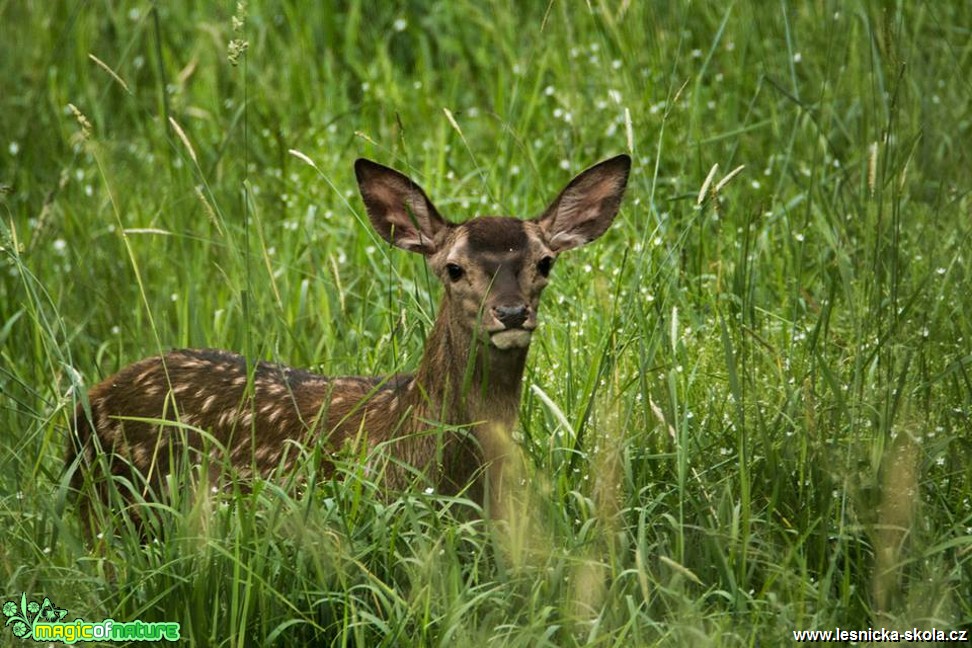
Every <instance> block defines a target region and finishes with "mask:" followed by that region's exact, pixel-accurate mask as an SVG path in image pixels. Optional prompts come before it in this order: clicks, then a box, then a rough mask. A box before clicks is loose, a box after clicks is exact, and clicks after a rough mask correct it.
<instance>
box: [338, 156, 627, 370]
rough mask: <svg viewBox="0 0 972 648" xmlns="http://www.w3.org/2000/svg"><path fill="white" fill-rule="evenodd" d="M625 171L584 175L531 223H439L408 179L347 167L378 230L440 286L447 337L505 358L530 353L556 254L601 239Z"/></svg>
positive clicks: (619, 161) (616, 165)
mask: <svg viewBox="0 0 972 648" xmlns="http://www.w3.org/2000/svg"><path fill="white" fill-rule="evenodd" d="M630 168H631V158H629V157H628V156H627V155H618V156H616V157H613V158H611V159H609V160H605V161H604V162H601V163H600V164H597V165H595V166H593V167H591V168H590V169H588V170H587V171H584V172H583V173H581V174H580V175H578V176H577V177H576V178H574V179H573V180H571V181H570V183H569V184H568V185H567V186H566V187H565V188H564V190H563V191H561V192H560V195H558V196H557V198H556V199H555V200H554V201H553V202H552V203H551V204H550V206H549V207H547V209H546V211H544V213H543V214H542V215H541V216H539V217H538V218H534V219H531V220H518V219H515V218H501V217H496V216H481V217H477V218H473V219H472V220H469V221H466V222H464V223H459V224H457V223H452V222H450V221H447V220H445V219H444V218H442V216H440V215H439V212H438V211H437V210H436V209H435V207H434V206H433V205H432V202H431V201H430V200H429V199H428V196H426V195H425V192H424V191H422V189H421V187H419V186H418V185H417V184H415V183H414V182H412V181H411V180H410V179H409V178H408V177H407V176H404V175H402V174H401V173H399V172H398V171H395V170H394V169H389V168H388V167H385V166H382V165H380V164H376V163H374V162H371V161H369V160H364V159H361V160H358V161H357V162H356V163H355V166H354V169H355V174H356V175H357V177H358V186H359V187H360V189H361V197H362V198H363V199H364V203H365V207H366V208H367V210H368V218H369V219H370V220H371V224H372V225H373V226H374V228H375V231H377V232H378V234H379V235H380V236H381V237H382V238H384V239H385V240H386V241H388V242H389V243H391V244H393V245H395V246H397V247H400V248H402V249H403V250H409V251H412V252H418V253H419V254H423V255H425V257H426V258H427V259H428V260H429V264H430V265H431V267H432V269H433V270H434V271H435V273H436V275H438V277H439V279H441V281H442V283H443V285H445V290H446V301H445V302H444V307H445V308H447V309H448V311H447V312H445V313H444V315H445V317H447V318H448V319H449V322H450V325H451V326H452V328H453V330H456V329H457V327H458V328H459V329H460V330H463V331H465V332H468V333H469V334H470V335H471V336H472V337H473V338H474V339H478V340H480V341H482V342H483V343H485V344H488V345H490V346H491V347H492V348H495V349H499V350H502V351H505V350H509V349H525V348H526V347H527V346H528V345H529V344H530V338H531V336H532V334H533V330H534V329H535V328H536V326H537V306H538V305H539V303H540V294H541V293H542V292H543V288H544V286H546V285H547V277H548V275H549V274H550V270H551V268H552V267H553V263H554V260H555V259H556V258H557V254H559V253H560V252H563V251H564V250H569V249H571V248H575V247H579V246H581V245H585V244H587V243H589V242H591V241H593V240H594V239H596V238H597V237H599V236H600V235H601V234H603V233H604V232H605V230H607V228H608V227H609V226H610V225H611V222H612V221H613V220H614V217H615V216H616V215H617V213H618V208H619V207H620V205H621V198H622V196H623V195H624V188H625V186H626V184H627V181H628V171H629V169H630Z"/></svg>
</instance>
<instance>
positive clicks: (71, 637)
mask: <svg viewBox="0 0 972 648" xmlns="http://www.w3.org/2000/svg"><path fill="white" fill-rule="evenodd" d="M67 613H68V611H67V610H66V609H64V608H59V607H57V606H56V605H54V604H53V603H52V602H51V599H49V598H47V597H46V596H45V597H44V601H43V602H42V603H38V602H37V601H28V600H27V594H26V593H24V594H22V595H21V596H20V601H19V602H18V601H6V602H5V603H4V604H3V616H5V617H7V621H6V623H5V624H4V625H5V626H7V627H9V628H10V631H11V632H12V633H13V635H14V636H15V637H19V638H20V639H33V640H34V641H47V642H56V641H59V642H61V643H66V644H74V643H77V642H79V641H163V640H165V641H178V639H179V624H178V623H174V622H170V621H163V622H160V623H156V622H146V621H139V620H135V621H128V622H124V623H123V622H116V621H115V620H114V619H104V620H102V621H85V620H84V619H80V618H79V619H75V620H74V621H65V620H64V618H65V617H66V616H67Z"/></svg>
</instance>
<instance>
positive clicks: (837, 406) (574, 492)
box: [0, 0, 972, 647]
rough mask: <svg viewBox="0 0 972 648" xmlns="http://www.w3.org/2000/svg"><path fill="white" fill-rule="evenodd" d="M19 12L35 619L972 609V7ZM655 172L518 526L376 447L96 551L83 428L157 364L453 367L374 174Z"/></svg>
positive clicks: (17, 465) (558, 321) (19, 578)
mask: <svg viewBox="0 0 972 648" xmlns="http://www.w3.org/2000/svg"><path fill="white" fill-rule="evenodd" d="M0 34H2V39H0V76H2V78H4V79H6V81H5V83H4V89H3V91H2V92H0V603H2V602H7V601H15V602H16V604H17V605H19V601H20V600H21V597H22V595H26V598H27V599H30V600H36V601H41V600H42V599H43V598H44V597H49V598H50V600H51V601H52V602H53V603H54V604H56V606H59V607H60V608H63V609H67V610H68V611H69V614H68V616H67V618H68V619H74V618H75V617H83V618H84V619H86V620H100V619H107V618H111V619H115V620H118V621H132V620H135V619H140V620H142V621H174V622H178V623H180V628H181V636H182V638H183V641H184V642H185V643H186V644H187V645H197V646H227V647H230V646H234V647H235V646H255V645H280V646H291V645H292V646H303V645H341V646H345V645H356V646H376V645H384V646H399V645H415V646H432V645H458V646H466V645H477V646H478V645H495V646H573V645H596V646H682V645H692V646H756V645H758V646H771V645H788V644H790V643H792V642H793V641H794V637H793V631H797V630H822V631H827V630H833V629H834V628H837V627H840V628H844V629H852V630H861V629H868V628H886V629H893V630H907V629H912V628H918V629H923V630H925V629H932V628H936V629H942V630H946V631H949V630H959V629H966V630H968V629H970V628H972V470H970V468H969V467H970V465H972V421H970V416H972V290H970V286H972V267H970V264H972V258H970V250H972V244H970V243H972V241H970V233H972V218H970V217H972V195H970V189H972V175H970V173H969V169H970V168H972V160H970V152H972V109H970V106H972V81H970V80H969V74H968V70H969V69H970V67H972V5H970V4H969V3H963V2H956V3H934V2H919V1H915V2H907V1H905V2H899V3H881V2H865V1H855V0H851V1H849V2H836V1H828V0H820V1H817V2H799V3H798V2H786V1H781V2H767V3H757V2H753V3H750V2H701V1H700V2H679V1H675V0H672V1H659V2H640V1H637V0H636V1H631V2H629V1H627V0H617V1H610V2H609V1H607V0H604V1H602V0H590V1H589V2H582V1H559V2H558V1H551V2H549V3H546V2H542V3H541V2H538V3H517V2H503V1H501V0H486V1H483V2H473V1H471V0H456V1H453V2H446V1H443V2H435V1H432V0H429V1H420V0H412V1H409V2H399V3H385V2H365V1H362V0H348V1H346V2H333V3H332V2H320V3H300V2H286V1H282V0H280V1H271V0H265V1H264V0H261V1H257V0H253V1H251V2H249V3H247V4H246V6H245V7H242V6H238V5H237V4H236V3H230V2H222V3H206V2H203V3H191V2H164V3H163V2H159V3H155V2H148V1H132V2H111V1H95V2H82V1H77V0H71V1H64V2H44V1H41V0H10V1H3V0H0ZM618 153H628V154H630V155H631V156H632V157H633V159H634V167H633V170H632V174H631V177H630V180H629V183H628V190H627V195H626V199H625V202H624V204H623V206H622V209H621V213H620V215H619V216H618V218H617V220H616V222H615V224H614V225H613V227H612V228H611V229H610V230H609V231H608V232H607V234H605V236H604V237H603V238H602V239H600V240H599V241H597V242H596V243H594V244H592V245H590V246H588V247H586V248H584V249H582V250H576V251H573V252H570V253H568V254H565V255H564V256H563V257H562V258H561V259H560V261H558V264H557V267H556V269H555V270H554V272H553V275H552V276H553V280H552V283H551V286H550V287H549V288H548V289H547V292H546V296H545V298H544V304H543V306H542V308H541V312H540V315H541V327H540V329H539V331H538V334H537V335H536V336H535V341H534V343H533V346H532V350H531V352H530V357H529V360H528V368H527V373H526V376H525V380H524V398H523V402H522V407H521V411H520V420H519V426H518V428H517V430H516V432H515V438H516V440H517V442H518V445H519V447H520V448H521V450H522V452H523V455H524V457H525V463H526V465H527V478H526V479H524V481H523V483H522V489H523V493H524V495H523V497H524V500H525V501H528V502H529V506H528V507H525V508H524V509H523V510H521V511H520V512H519V514H518V519H517V520H514V522H517V521H519V522H522V524H520V525H519V526H518V528H519V529H520V531H521V532H519V533H516V534H510V533H508V531H507V530H506V529H505V528H501V527H499V526H497V525H492V524H490V523H487V522H484V521H483V520H482V519H480V518H479V517H478V516H477V515H476V511H475V510H474V506H473V505H472V503H470V502H468V501H465V500H463V499H462V498H446V497H444V496H442V495H440V494H437V493H435V492H427V491H426V490H425V489H423V488H416V489H415V490H414V491H410V492H406V493H400V494H396V495H394V496H393V497H389V496H388V495H387V494H384V493H382V492H381V485H380V484H375V483H372V482H371V481H369V479H368V476H367V474H365V473H364V472H363V471H362V470H361V465H360V462H357V461H355V460H354V458H353V457H352V458H348V460H347V461H346V463H341V464H340V465H339V466H338V470H339V473H340V475H341V479H333V480H325V481H323V482H322V481H321V480H315V479H314V477H315V475H314V474H313V471H312V470H310V469H307V471H306V472H307V474H305V475H303V477H305V478H307V480H308V482H307V483H311V484H314V487H312V488H306V489H292V488H286V487H285V486H283V485H281V484H279V483H275V482H260V483H258V484H256V485H255V487H254V489H253V492H251V493H244V492H242V491H241V490H240V489H236V490H235V491H232V492H230V493H228V494H223V495H219V496H213V497H211V498H207V497H194V496H192V494H191V492H190V491H189V490H188V489H187V488H185V484H186V483H188V482H189V481H190V480H191V478H192V477H193V476H192V475H188V474H182V475H179V474H177V475H173V477H172V480H171V483H170V489H171V492H172V495H173V498H172V499H173V501H172V503H171V504H169V505H166V506H165V507H162V508H160V509H159V516H158V520H159V527H158V528H156V529H155V531H157V534H156V535H155V537H154V540H153V539H150V540H149V541H148V542H142V539H141V537H140V536H139V534H138V532H137V531H136V530H135V529H134V527H133V526H132V524H131V520H130V519H129V518H128V517H127V515H126V514H125V513H124V511H121V510H117V509H112V508H110V507H103V508H104V510H102V511H101V518H100V519H101V521H102V525H103V526H102V528H101V531H100V532H99V533H98V534H97V536H96V537H94V538H92V539H91V540H90V541H86V540H85V537H84V535H83V533H82V530H81V524H80V521H79V519H78V515H77V507H76V502H75V498H74V497H73V496H72V494H71V493H70V492H69V489H68V486H67V479H68V478H67V476H66V474H65V472H64V461H63V457H64V449H65V447H66V444H67V438H68V430H69V423H70V420H71V416H72V413H73V410H74V408H75V406H76V404H77V403H78V402H79V399H81V397H82V394H83V393H84V392H85V391H86V389H87V388H89V387H90V386H92V385H94V384H95V383H97V382H98V381H100V380H101V379H103V378H105V377H107V376H108V375H110V374H112V373H113V372H115V371H116V370H118V369H119V368H121V367H123V366H125V365H127V364H129V363H131V362H133V361H135V360H138V359H140V358H142V357H145V356H148V355H151V354H153V353H157V352H159V351H165V350H168V349H171V348H176V347H215V348H224V349H230V350H233V351H236V352H239V353H243V354H245V355H247V356H248V357H251V358H261V359H268V360H272V361H277V362H285V363H287V364H290V365H293V366H299V367H306V368H310V369H313V370H315V371H320V372H322V373H326V374H331V375H346V374H389V373H394V372H399V371H408V370H411V369H413V368H414V367H415V365H416V364H417V361H418V358H419V356H420V354H421V351H422V347H423V343H424V339H425V336H426V334H427V333H428V331H429V327H430V325H431V322H432V321H433V319H434V316H435V311H436V307H437V299H438V296H439V294H440V289H439V286H438V285H437V284H436V281H435V280H434V278H432V277H431V276H430V275H429V273H428V272H427V271H426V268H425V266H424V264H423V261H422V259H421V258H419V257H418V256H417V255H410V254H407V253H404V252H401V251H399V250H395V249H393V248H391V247H389V246H388V245H386V244H385V243H384V242H382V241H381V240H380V239H379V238H377V237H376V235H375V234H374V233H373V232H372V230H371V229H370V228H369V227H368V225H367V218H366V217H365V214H364V208H363V205H362V203H361V200H360V198H359V196H358V194H357V188H356V184H355V181H354V174H353V169H352V164H353V161H354V159H355V158H357V157H360V156H365V157H368V158H371V159H374V160H377V161H379V162H381V163H383V164H386V165H389V166H392V167H395V168H397V169H399V170H401V171H403V172H405V173H407V174H408V175H410V176H411V177H412V178H414V179H415V180H417V181H418V182H419V183H420V184H421V185H422V186H423V187H424V188H425V190H426V191H427V192H428V194H429V195H430V196H431V197H432V199H433V201H434V202H435V203H436V205H437V206H438V207H439V209H440V210H441V211H442V212H443V213H444V214H445V215H447V216H448V217H450V218H452V219H455V220H463V219H465V218H469V217H472V216H474V215H476V214H505V215H516V216H520V217H532V216H535V215H538V214H539V213H540V212H541V210H542V209H543V208H544V207H545V206H546V205H547V204H548V203H549V201H550V200H552V199H553V198H554V197H555V195H556V192H557V191H559V189H560V188H561V187H562V186H563V185H564V184H565V183H566V182H567V181H568V180H569V179H570V178H571V177H572V176H573V175H575V174H576V173H578V172H580V171H581V170H582V169H584V168H586V167H588V166H590V165H591V164H594V163H595V162H597V161H599V160H601V159H604V158H607V157H609V156H611V155H615V154H618ZM308 452H309V453H313V449H308ZM308 463H309V464H310V463H312V462H308ZM5 611H6V608H5ZM5 613H6V612H5ZM8 616H9V615H8ZM11 628H12V626H10V625H8V626H6V627H4V628H0V633H2V640H0V643H3V644H4V645H21V642H20V641H19V640H15V639H14V638H13V634H12V629H11ZM8 640H9V641H11V642H12V643H10V644H7V642H8ZM861 643H865V644H866V643H867V642H866V641H864V642H861ZM24 645H26V643H25V644H24ZM925 645H932V644H925Z"/></svg>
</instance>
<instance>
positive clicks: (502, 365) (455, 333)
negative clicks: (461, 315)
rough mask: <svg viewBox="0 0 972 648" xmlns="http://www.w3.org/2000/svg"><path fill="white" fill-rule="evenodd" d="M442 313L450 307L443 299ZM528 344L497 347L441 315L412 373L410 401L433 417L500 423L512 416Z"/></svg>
mask: <svg viewBox="0 0 972 648" xmlns="http://www.w3.org/2000/svg"><path fill="white" fill-rule="evenodd" d="M440 312H441V313H443V314H444V313H447V312H448V305H447V304H443V309H442V310H441V311H440ZM526 355H527V350H526V349H509V350H505V351H500V350H498V349H495V348H493V347H491V346H487V345H485V344H483V343H482V342H480V341H478V340H474V339H473V337H472V335H470V333H469V332H468V330H466V329H462V328H460V327H458V326H456V325H453V324H452V323H451V322H450V321H449V319H448V318H447V317H446V316H445V315H440V317H439V318H438V319H437V320H436V322H435V325H434V326H433V328H432V332H431V334H430V335H429V338H428V340H427V342H426V349H425V354H424V355H423V357H422V361H421V363H420V364H419V368H418V370H417V372H416V374H415V383H416V387H417V388H418V394H417V396H416V397H417V398H418V399H421V400H424V401H425V402H424V403H421V404H420V403H413V405H415V406H417V408H418V409H419V410H422V411H424V412H425V413H426V414H427V415H428V416H429V417H431V418H432V419H433V420H437V421H439V422H441V423H445V424H449V425H472V426H474V431H475V428H479V427H482V426H484V425H490V426H497V425H498V426H501V427H503V428H504V429H506V430H507V431H508V430H509V429H510V428H512V427H513V424H514V423H515V422H516V417H517V412H518V410H519V407H520V391H521V385H520V384H521V381H522V378H523V368H524V366H525V364H526Z"/></svg>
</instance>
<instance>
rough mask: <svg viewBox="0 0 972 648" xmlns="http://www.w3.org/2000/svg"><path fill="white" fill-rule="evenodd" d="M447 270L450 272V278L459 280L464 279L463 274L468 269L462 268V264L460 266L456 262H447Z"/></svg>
mask: <svg viewBox="0 0 972 648" xmlns="http://www.w3.org/2000/svg"><path fill="white" fill-rule="evenodd" d="M446 272H448V273H449V279H450V280H452V281H459V280H460V279H462V275H464V274H465V273H466V271H465V270H463V269H462V266H458V265H456V264H455V263H448V264H446Z"/></svg>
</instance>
